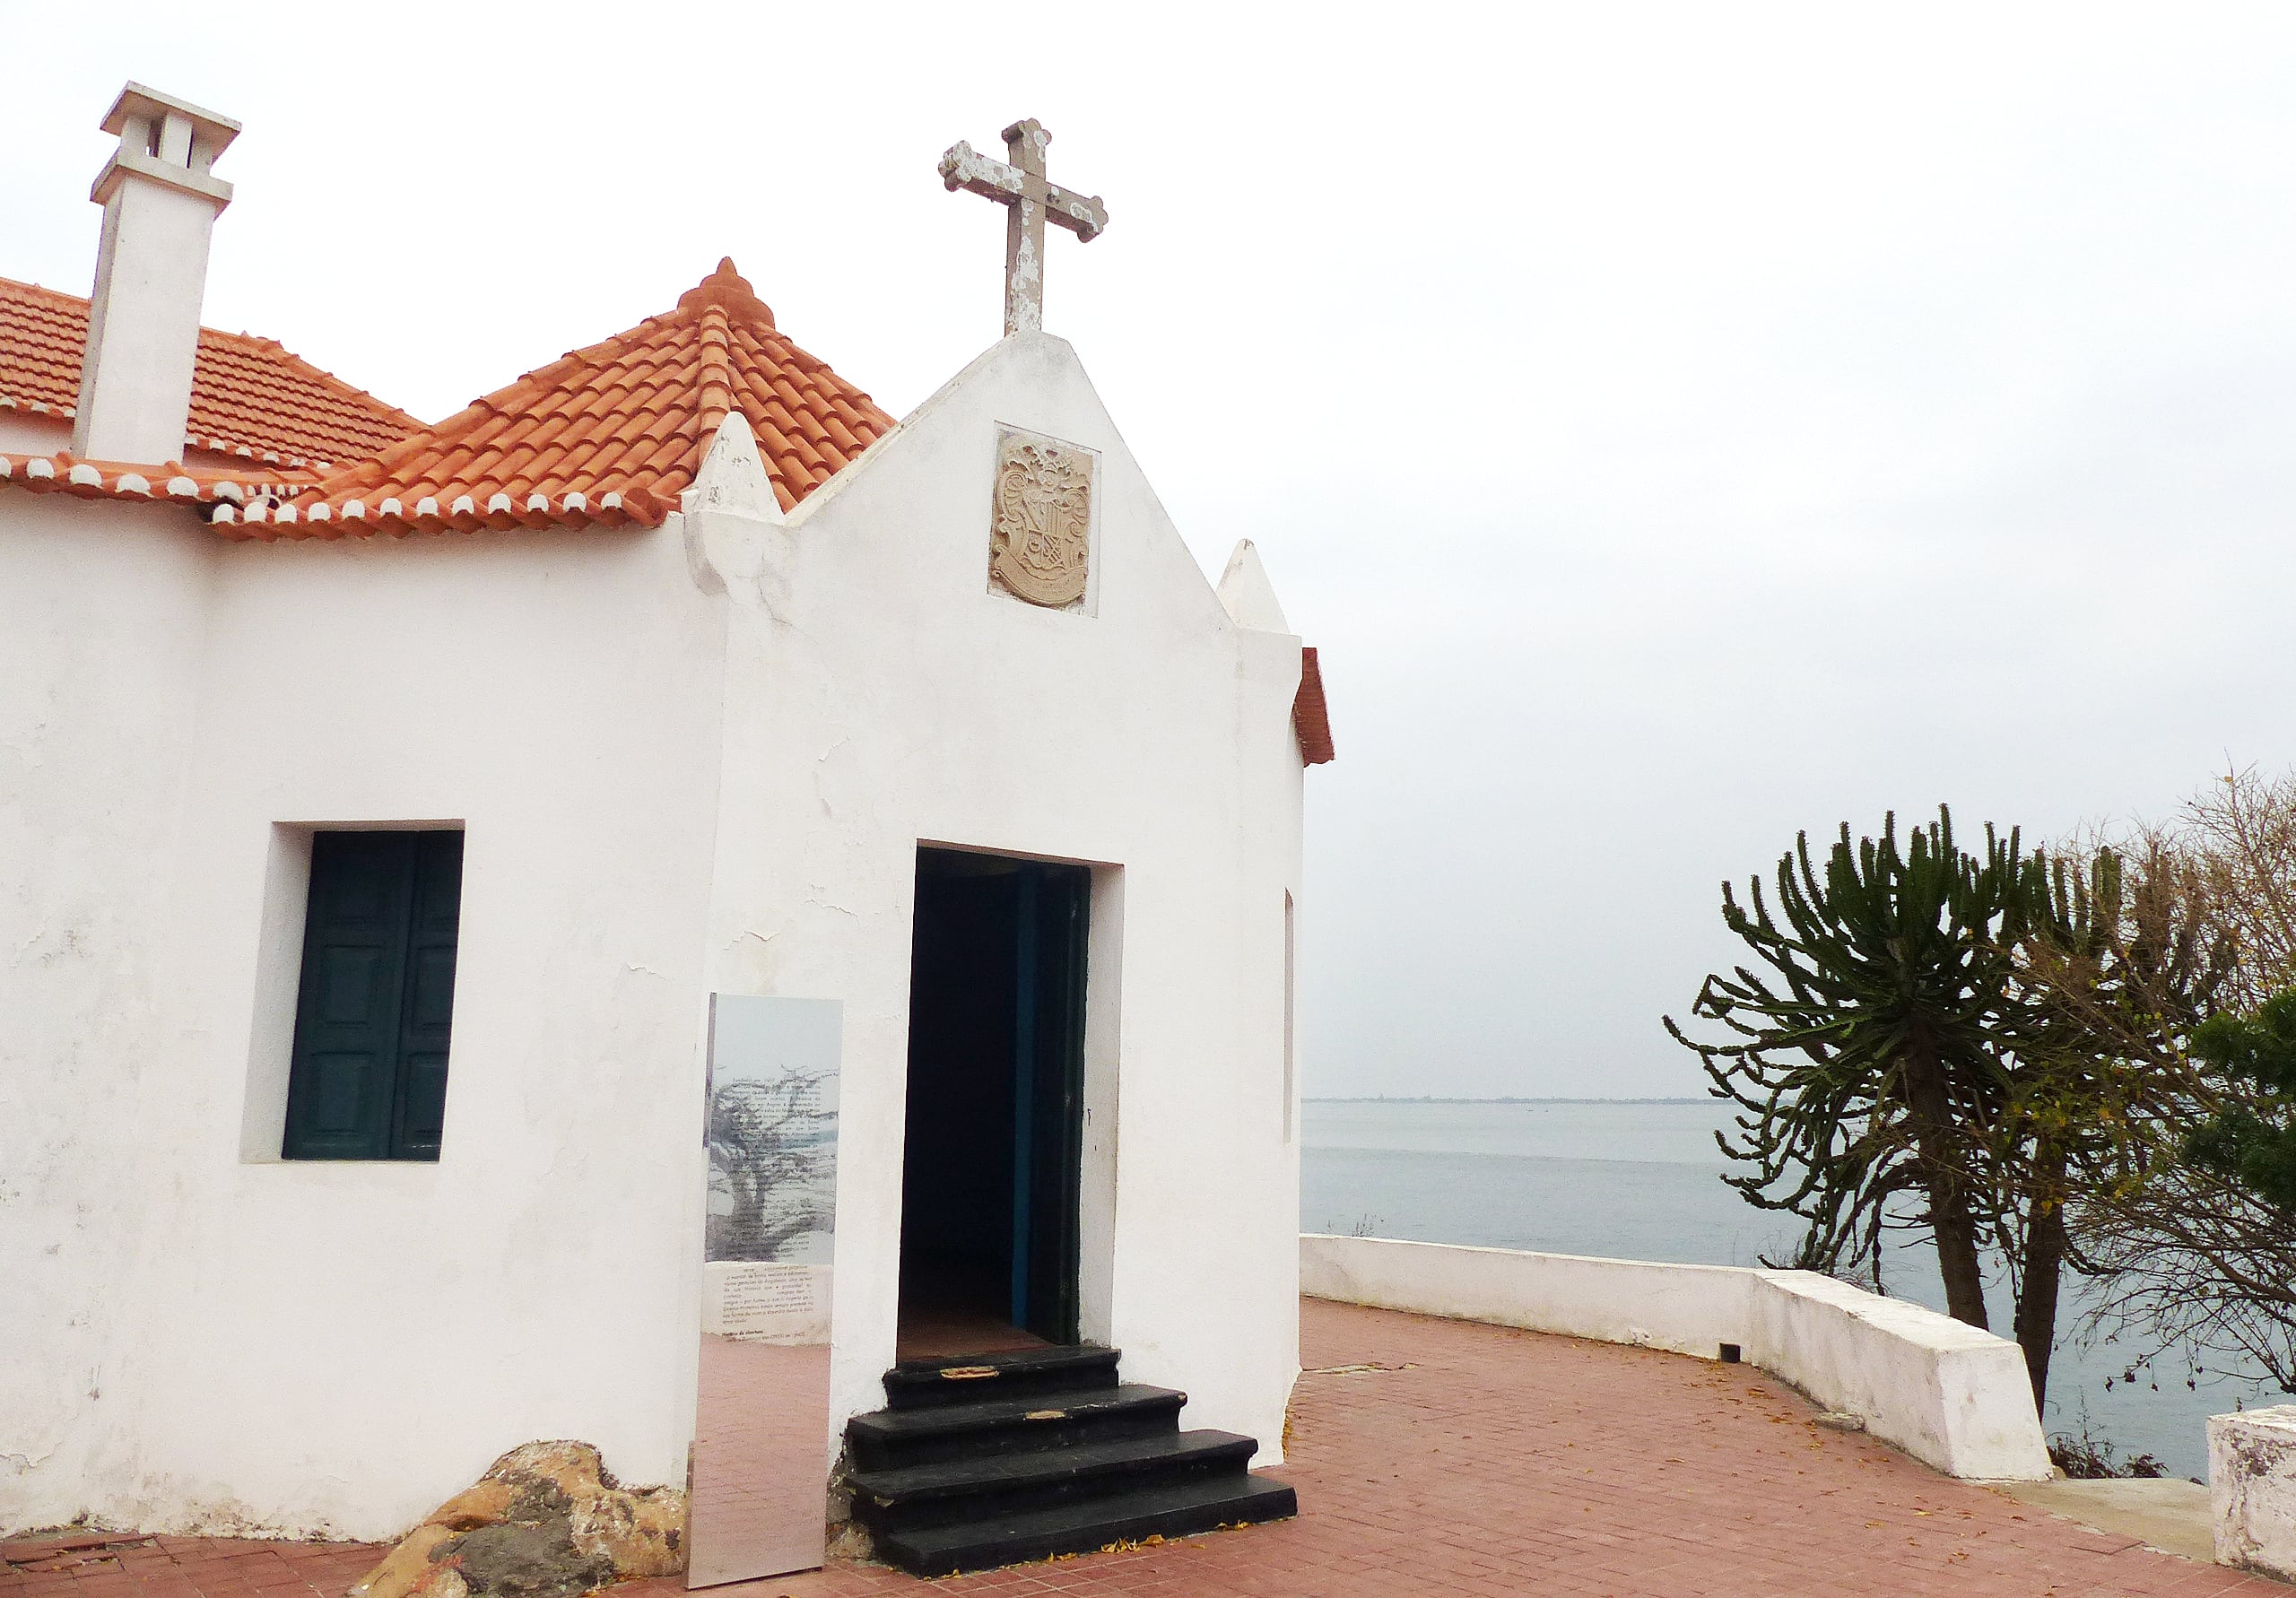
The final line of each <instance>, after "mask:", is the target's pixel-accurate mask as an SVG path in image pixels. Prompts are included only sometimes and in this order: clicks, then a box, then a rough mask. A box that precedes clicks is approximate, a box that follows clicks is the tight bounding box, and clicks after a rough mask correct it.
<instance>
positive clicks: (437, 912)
mask: <svg viewBox="0 0 2296 1598" xmlns="http://www.w3.org/2000/svg"><path fill="white" fill-rule="evenodd" d="M414 837H415V838H416V840H417V841H416V843H415V847H414V866H413V870H414V892H413V900H412V905H411V907H410V910H409V914H408V920H407V952H406V1007H405V1011H404V1014H403V1015H402V1017H401V1019H400V1022H399V1069H398V1096H397V1104H396V1108H395V1110H394V1112H393V1116H392V1126H391V1150H390V1152H391V1158H392V1159H438V1158H439V1132H440V1130H441V1128H442V1127H443V1126H444V1125H445V1121H446V1114H447V1030H448V1022H449V1021H451V1020H453V1019H454V1013H455V934H456V931H457V923H458V922H459V920H460V917H461V912H462V897H463V835H462V834H461V833H459V832H418V833H416V834H415V835H414Z"/></svg>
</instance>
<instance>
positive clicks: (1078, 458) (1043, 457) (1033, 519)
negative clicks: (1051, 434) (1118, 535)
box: [988, 432, 1092, 610]
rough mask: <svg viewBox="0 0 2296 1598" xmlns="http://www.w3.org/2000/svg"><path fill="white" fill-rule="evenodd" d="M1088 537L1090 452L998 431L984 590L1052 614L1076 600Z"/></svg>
mask: <svg viewBox="0 0 2296 1598" xmlns="http://www.w3.org/2000/svg"><path fill="white" fill-rule="evenodd" d="M1091 534H1092V453H1091V451H1090V450H1088V449H1079V448H1077V447H1074V445H1068V444H1059V443H1056V442H1054V441H1053V440H1052V439H1039V438H1037V437H1035V436H1034V435H1032V434H1029V433H1016V432H1007V433H1005V434H1004V435H1003V436H1002V437H1001V438H1000V439H999V440H998V443H997V447H996V520H995V523H994V524H993V525H992V526H991V528H990V531H989V535H988V577H989V583H990V586H994V587H999V588H1002V589H1004V590H1005V592H1006V593H1008V594H1010V595H1013V597H1014V598H1016V599H1024V600H1026V601H1028V602H1029V603H1030V604H1040V605H1047V606H1049V607H1051V608H1052V609H1054V610H1060V609H1063V608H1065V607H1066V606H1069V605H1073V604H1075V603H1077V601H1079V600H1081V599H1083V597H1084V578H1085V560H1086V557H1087V555H1088V554H1089V553H1090V551H1091Z"/></svg>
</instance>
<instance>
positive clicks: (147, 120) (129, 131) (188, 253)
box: [72, 83, 239, 464]
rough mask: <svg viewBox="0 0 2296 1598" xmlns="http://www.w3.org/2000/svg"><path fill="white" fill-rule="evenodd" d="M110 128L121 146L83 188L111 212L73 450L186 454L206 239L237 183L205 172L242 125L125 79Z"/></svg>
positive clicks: (136, 457)
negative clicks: (93, 181) (88, 186)
mask: <svg viewBox="0 0 2296 1598" xmlns="http://www.w3.org/2000/svg"><path fill="white" fill-rule="evenodd" d="M103 127H104V132H106V133H108V134H117V135H119V149H118V150H117V152H114V154H113V155H112V158H111V159H110V160H109V161H106V162H105V163H104V169H103V171H102V172H101V173H100V174H99V175H98V176H97V178H96V186H95V187H94V188H93V189H91V191H90V192H89V195H88V197H89V198H90V199H91V200H93V201H94V202H95V203H96V204H99V205H101V206H102V207H103V208H104V234H103V243H102V244H101V245H100V247H99V248H98V249H97V251H96V288H95V292H94V293H93V294H91V296H89V302H88V352H87V359H86V360H85V362H84V363H83V365H82V367H81V369H80V411H79V417H78V420H77V421H76V422H75V423H74V427H73V429H72V453H73V454H74V455H76V456H80V457H81V458H83V460H99V461H135V462H138V463H151V464H157V463H160V462H163V461H174V460H180V459H181V458H183V441H184V428H185V425H186V422H187V419H188V418H189V416H190V414H191V367H192V362H193V360H195V359H196V357H197V355H198V353H199V303H200V300H201V298H202V297H203V296H204V294H205V292H206V289H207V239H208V235H209V234H210V233H211V232H212V231H213V230H214V226H215V218H216V217H217V216H218V215H219V214H221V213H222V209H223V207H224V206H226V205H228V204H230V203H231V186H230V184H228V183H225V182H223V181H222V179H221V178H214V177H213V176H211V175H210V174H209V171H208V169H209V168H211V167H213V165H214V164H215V158H216V157H217V156H219V155H221V154H222V152H223V147H224V146H225V145H227V144H229V143H230V142H231V140H232V139H233V138H235V137H236V136H237V135H238V134H239V124H238V123H236V122H233V121H232V120H230V118H229V117H218V116H217V115H215V113H214V112H213V111H203V110H201V109H199V108H198V107H197V106H195V105H191V104H189V103H187V101H184V100H177V99H175V98H174V97H173V96H172V95H166V94H161V93H160V92H158V91H155V90H151V89H146V88H144V87H143V85H142V84H141V83H130V84H128V86H127V87H126V88H125V89H123V90H121V91H120V93H119V99H118V100H117V102H116V103H114V105H113V106H112V109H111V114H110V115H109V116H108V117H105V118H104V123H103Z"/></svg>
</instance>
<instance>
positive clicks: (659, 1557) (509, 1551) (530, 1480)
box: [347, 1442, 686, 1598]
mask: <svg viewBox="0 0 2296 1598" xmlns="http://www.w3.org/2000/svg"><path fill="white" fill-rule="evenodd" d="M685 1514H686V1501H685V1493H684V1491H683V1489H679V1488H674V1487H646V1488H639V1489H628V1488H624V1487H622V1486H621V1485H619V1484H618V1483H617V1482H616V1481H614V1479H613V1476H612V1475H610V1474H609V1473H607V1471H606V1469H605V1464H604V1461H603V1460H602V1459H600V1458H599V1456H598V1451H597V1450H596V1448H594V1447H592V1446H590V1445H589V1444H587V1443H572V1442H557V1443H527V1444H525V1445H524V1446H520V1447H517V1448H513V1449H512V1450H510V1452H509V1453H508V1454H505V1455H503V1456H502V1457H501V1458H500V1459H498V1460H496V1461H495V1462H494V1463H493V1464H492V1465H491V1466H490V1467H488V1469H487V1472H486V1474H485V1475H483V1476H482V1477H480V1478H479V1480H478V1481H477V1483H476V1484H475V1485H474V1486H472V1487H470V1488H468V1489H465V1491H462V1492H459V1493H457V1494H456V1495H455V1496H454V1497H453V1498H448V1500H447V1501H446V1502H445V1503H443V1504H441V1505H439V1507H437V1508H436V1509H434V1510H432V1511H431V1513H430V1514H429V1515H426V1516H424V1517H423V1521H422V1524H421V1525H418V1526H416V1527H415V1528H414V1529H413V1531H411V1532H409V1533H407V1534H406V1535H405V1536H404V1537H402V1538H400V1539H399V1541H398V1544H397V1546H396V1547H395V1548H393V1549H392V1550H391V1551H390V1552H389V1553H388V1554H387V1555H385V1556H384V1558H383V1561H382V1563H381V1564H379V1565H377V1566H376V1567H375V1568H373V1569H372V1570H370V1571H369V1572H368V1573H367V1574H366V1575H365V1576H362V1577H361V1579H360V1581H359V1583H358V1585H355V1586H353V1587H352V1589H351V1591H350V1593H349V1594H348V1595H347V1598H576V1595H577V1594H583V1593H587V1592H591V1591H594V1590H595V1589H596V1588H598V1587H602V1586H606V1585H610V1584H612V1583H613V1582H617V1581H625V1580H628V1579H630V1578H631V1577H634V1576H670V1575H674V1574H675V1573H676V1572H678V1571H681V1570H683V1569H684V1568H685Z"/></svg>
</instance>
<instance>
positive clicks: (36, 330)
mask: <svg viewBox="0 0 2296 1598" xmlns="http://www.w3.org/2000/svg"><path fill="white" fill-rule="evenodd" d="M87 343H88V302H87V301H86V300H83V299H82V298H80V297H79V296H78V295H76V294H64V293H59V292H57V291H56V290H54V289H43V288H41V287H40V286H39V285H38V284H37V283H21V282H16V281H15V280H14V279H13V278H4V277H0V410H22V411H30V412H35V413H45V414H48V415H52V416H60V417H64V418H67V419H68V418H70V417H72V416H73V415H74V413H76V412H77V410H78V408H79V404H80V368H81V363H82V360H83V352H84V351H85V350H86V348H87ZM421 426H422V422H420V421H417V420H416V419H415V418H413V417H412V416H410V415H408V414H407V413H405V412H404V411H402V410H399V409H398V408H397V407H396V406H394V405H387V404H383V402H382V401H380V400H378V399H377V398H376V397H375V396H374V395H370V394H368V393H366V392H364V391H363V390H361V389H357V388H353V387H352V386H351V385H350V384H348V383H345V382H344V381H343V379H341V378H336V377H333V376H330V375H329V374H328V373H326V372H323V371H321V370H319V369H318V368H317V367H315V366H313V365H311V364H310V363H309V361H307V360H303V359H301V358H300V356H297V355H294V354H291V353H290V352H288V351H286V350H284V349H283V348H281V347H280V345H279V344H278V343H276V342H275V341H274V340H272V339H267V338H254V337H250V336H249V335H248V334H243V333H221V332H218V331H217V330H216V329H214V328H213V327H203V328H201V329H200V330H199V355H198V358H197V360H196V363H195V364H194V366H193V369H192V378H191V414H190V416H189V417H188V418H187V421H186V422H185V426H184V430H185V433H186V435H187V436H186V438H185V439H184V445H185V447H186V448H187V449H205V450H210V451H213V452H214V453H216V454H222V455H239V456H246V457H248V459H249V460H251V461H257V462H265V463H271V464H276V465H286V466H291V467H297V468H300V467H304V466H306V465H312V466H317V467H319V468H321V469H322V470H324V469H325V468H326V467H327V466H328V465H331V464H333V463H337V462H347V461H355V460H360V459H363V458H364V457H366V456H370V455H372V454H374V453H375V451H376V450H378V449H380V448H382V447H384V446H385V445H387V444H390V443H392V442H394V441H396V440H397V439H403V438H404V437H405V436H406V435H407V434H409V433H411V432H413V430H415V429H417V428H419V427H421ZM272 475H273V476H274V477H276V476H278V475H279V474H278V473H272ZM314 475H316V473H314Z"/></svg>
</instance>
